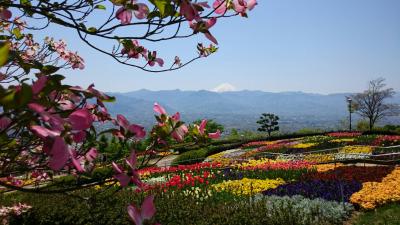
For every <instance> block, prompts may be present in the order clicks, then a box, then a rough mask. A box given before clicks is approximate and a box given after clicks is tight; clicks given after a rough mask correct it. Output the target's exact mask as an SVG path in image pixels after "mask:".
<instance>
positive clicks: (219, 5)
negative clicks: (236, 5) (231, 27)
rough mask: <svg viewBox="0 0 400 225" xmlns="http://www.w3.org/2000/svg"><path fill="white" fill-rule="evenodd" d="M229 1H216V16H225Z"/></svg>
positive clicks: (214, 4) (214, 6)
mask: <svg viewBox="0 0 400 225" xmlns="http://www.w3.org/2000/svg"><path fill="white" fill-rule="evenodd" d="M226 3H227V0H215V1H214V3H213V8H214V9H215V13H216V14H224V13H225V12H226V10H227V7H226Z"/></svg>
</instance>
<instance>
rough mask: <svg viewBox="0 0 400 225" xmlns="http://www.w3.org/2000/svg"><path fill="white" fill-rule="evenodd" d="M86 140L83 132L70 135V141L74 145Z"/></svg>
mask: <svg viewBox="0 0 400 225" xmlns="http://www.w3.org/2000/svg"><path fill="white" fill-rule="evenodd" d="M85 139H86V132H85V131H83V130H82V131H78V132H77V133H72V140H74V142H76V143H81V142H83V141H84V140H85Z"/></svg>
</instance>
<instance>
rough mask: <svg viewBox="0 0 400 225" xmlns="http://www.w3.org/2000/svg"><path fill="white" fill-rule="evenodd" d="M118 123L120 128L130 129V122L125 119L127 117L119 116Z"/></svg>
mask: <svg viewBox="0 0 400 225" xmlns="http://www.w3.org/2000/svg"><path fill="white" fill-rule="evenodd" d="M117 123H118V125H119V126H121V127H123V128H125V129H128V127H129V121H128V120H127V119H126V118H125V116H123V115H121V114H118V115H117Z"/></svg>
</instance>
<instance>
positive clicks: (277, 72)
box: [50, 0, 400, 93]
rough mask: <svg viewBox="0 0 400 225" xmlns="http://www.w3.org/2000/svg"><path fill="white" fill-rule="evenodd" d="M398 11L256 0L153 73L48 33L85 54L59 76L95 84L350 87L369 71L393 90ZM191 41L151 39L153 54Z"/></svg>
mask: <svg viewBox="0 0 400 225" xmlns="http://www.w3.org/2000/svg"><path fill="white" fill-rule="evenodd" d="M399 12H400V1H399V0H259V5H258V7H256V8H255V9H254V10H253V11H252V12H251V13H250V14H249V18H248V19H246V18H239V17H238V18H233V19H227V20H224V21H222V20H220V21H218V23H217V24H216V26H215V27H213V29H212V32H213V34H214V36H216V37H217V39H218V41H219V42H220V45H219V47H220V50H219V52H218V53H217V54H215V55H213V56H211V57H209V58H206V59H202V60H199V61H197V62H195V63H193V64H191V65H189V66H188V67H186V68H183V69H181V70H179V71H174V72H167V73H161V74H159V73H158V74H153V73H147V72H143V71H140V70H138V69H135V68H131V67H127V66H123V65H120V64H118V63H116V62H115V61H113V60H112V59H111V58H109V57H107V56H105V55H101V54H99V53H97V52H96V51H95V50H92V49H90V48H89V47H87V46H85V45H84V43H82V42H81V41H80V40H78V39H77V36H76V35H75V34H73V35H72V31H68V30H65V29H61V28H57V27H53V28H51V30H50V33H51V36H54V37H56V38H64V39H66V40H67V41H68V42H69V46H70V48H71V49H76V50H78V51H79V52H80V54H81V55H82V56H83V57H84V58H85V60H86V69H85V70H83V71H74V72H70V71H69V72H68V74H67V77H68V78H67V82H68V83H70V84H79V85H83V86H86V85H88V84H90V83H92V82H94V83H95V85H96V87H97V88H99V89H100V90H103V91H116V92H125V91H132V90H137V89H142V88H146V89H151V90H169V89H182V90H199V89H207V90H209V89H212V88H214V87H216V86H218V85H219V84H221V83H230V84H232V85H233V86H235V87H236V88H237V89H238V90H241V89H250V90H264V91H272V92H281V91H304V92H314V93H337V92H357V91H361V90H363V89H364V88H366V85H367V82H368V81H369V80H371V79H374V78H377V77H384V78H386V79H387V83H388V85H389V86H390V87H393V88H395V90H398V91H400V13H399ZM199 41H204V42H207V40H206V39H205V38H204V37H203V35H198V36H197V37H195V38H192V39H190V40H184V41H182V40H179V41H170V42H164V43H159V46H158V49H159V50H160V53H159V54H160V56H173V55H175V54H178V55H180V56H182V58H185V56H188V55H190V53H193V52H194V51H195V49H194V47H195V45H196V43H197V42H199ZM110 47H111V44H110Z"/></svg>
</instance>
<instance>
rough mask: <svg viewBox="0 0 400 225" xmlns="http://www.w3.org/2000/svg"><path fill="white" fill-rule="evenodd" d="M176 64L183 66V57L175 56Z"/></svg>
mask: <svg viewBox="0 0 400 225" xmlns="http://www.w3.org/2000/svg"><path fill="white" fill-rule="evenodd" d="M174 65H176V66H178V67H181V66H182V62H181V59H180V58H179V56H175V59H174Z"/></svg>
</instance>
